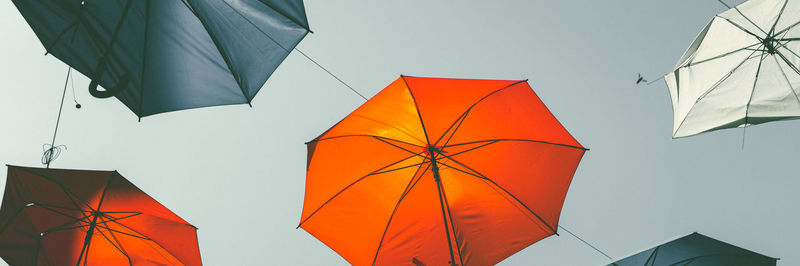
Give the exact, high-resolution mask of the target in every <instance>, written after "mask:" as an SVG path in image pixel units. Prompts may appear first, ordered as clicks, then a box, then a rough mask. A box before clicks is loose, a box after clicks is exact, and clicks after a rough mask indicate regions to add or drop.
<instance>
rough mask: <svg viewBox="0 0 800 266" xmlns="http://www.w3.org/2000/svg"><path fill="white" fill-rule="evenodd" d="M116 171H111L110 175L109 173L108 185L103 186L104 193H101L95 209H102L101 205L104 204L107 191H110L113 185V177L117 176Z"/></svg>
mask: <svg viewBox="0 0 800 266" xmlns="http://www.w3.org/2000/svg"><path fill="white" fill-rule="evenodd" d="M116 173H117V172H116V171H114V172H111V174H110V175H108V180H107V181H106V186H105V187H104V188H103V194H101V195H100V202H98V203H97V209H95V210H97V211H100V206H102V205H103V200H104V199H105V198H106V192H108V187H109V186H111V181H113V178H114V177H115V176H116Z"/></svg>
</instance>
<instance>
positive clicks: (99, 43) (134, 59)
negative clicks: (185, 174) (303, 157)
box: [13, 0, 309, 117]
mask: <svg viewBox="0 0 800 266" xmlns="http://www.w3.org/2000/svg"><path fill="white" fill-rule="evenodd" d="M13 2H14V4H15V5H16V6H17V8H18V9H19V11H20V13H22V16H23V17H24V18H25V20H26V21H27V22H28V24H30V26H31V28H33V31H34V32H35V33H36V36H38V37H39V40H40V41H41V42H42V44H43V45H44V47H45V49H46V51H47V52H48V53H51V54H53V55H54V56H56V57H57V58H59V59H61V60H62V61H64V62H65V63H67V64H68V65H70V66H72V67H73V68H75V69H76V70H78V71H80V72H81V73H83V74H85V75H86V76H88V77H89V78H91V79H92V80H93V81H95V82H97V83H99V85H101V86H102V87H103V88H105V89H106V90H109V91H111V92H109V91H106V92H103V91H99V90H97V89H92V88H90V92H92V93H93V95H95V96H98V97H108V96H112V95H113V96H116V98H117V99H119V100H120V101H122V103H124V104H125V105H126V106H127V107H128V108H129V109H130V110H131V111H133V112H134V113H135V114H136V115H137V116H138V117H144V116H148V115H153V114H158V113H163V112H169V111H176V110H183V109H189V108H198V107H206V106H216V105H227V104H244V103H250V102H251V101H252V100H253V97H255V95H256V93H257V92H258V91H259V89H261V87H262V86H263V85H264V83H265V82H266V80H267V78H269V76H270V75H271V74H272V73H273V72H274V71H275V69H276V68H277V67H278V65H280V64H281V62H283V60H284V59H285V58H286V56H287V55H288V54H289V52H290V51H291V50H292V49H293V48H294V47H295V46H296V45H297V44H298V43H299V42H300V40H301V39H303V37H305V35H306V34H307V33H308V32H309V26H308V21H307V19H306V14H305V9H304V7H303V2H302V0H13ZM94 84H95V83H93V85H94ZM90 87H92V86H90ZM93 87H94V88H96V86H93Z"/></svg>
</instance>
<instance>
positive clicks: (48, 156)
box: [44, 67, 72, 168]
mask: <svg viewBox="0 0 800 266" xmlns="http://www.w3.org/2000/svg"><path fill="white" fill-rule="evenodd" d="M71 73H72V67H68V69H67V78H66V80H65V81H64V92H63V93H61V105H60V106H59V107H58V118H56V128H55V130H53V141H52V142H51V143H50V148H49V149H47V151H45V155H44V156H45V159H46V162H47V163H46V165H47V168H50V162H52V161H53V152H55V148H56V136H57V135H58V124H59V123H60V122H61V111H63V110H64V98H65V96H66V95H67V84H69V79H70V74H71Z"/></svg>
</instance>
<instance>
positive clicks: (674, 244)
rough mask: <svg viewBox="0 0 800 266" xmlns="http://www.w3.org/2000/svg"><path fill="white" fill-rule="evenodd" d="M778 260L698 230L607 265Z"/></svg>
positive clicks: (760, 265)
mask: <svg viewBox="0 0 800 266" xmlns="http://www.w3.org/2000/svg"><path fill="white" fill-rule="evenodd" d="M777 260H778V259H777V258H771V257H767V256H764V255H761V254H758V253H755V252H752V251H749V250H746V249H743V248H740V247H737V246H734V245H731V244H728V243H725V242H722V241H719V240H716V239H713V238H710V237H707V236H704V235H701V234H699V233H692V234H690V235H687V236H684V237H681V238H678V239H675V240H672V241H669V242H667V243H664V244H661V245H658V246H656V247H653V248H651V249H648V250H645V251H642V252H639V253H637V254H635V255H633V256H630V257H627V258H624V259H622V260H619V261H617V262H614V263H611V264H609V266H612V265H613V266H634V265H635V266H684V265H690V266H775V264H776V263H777Z"/></svg>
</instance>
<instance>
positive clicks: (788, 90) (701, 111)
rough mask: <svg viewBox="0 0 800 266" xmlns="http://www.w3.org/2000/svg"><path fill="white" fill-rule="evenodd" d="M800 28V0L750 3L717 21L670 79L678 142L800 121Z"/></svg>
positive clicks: (694, 46)
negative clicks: (714, 132)
mask: <svg viewBox="0 0 800 266" xmlns="http://www.w3.org/2000/svg"><path fill="white" fill-rule="evenodd" d="M798 24H800V1H798V0H750V1H747V2H745V3H743V4H741V5H739V6H737V7H734V8H732V9H730V10H728V11H725V12H723V13H721V14H719V15H717V16H715V17H714V19H712V20H711V22H710V23H708V25H707V26H706V27H705V28H704V29H703V31H702V32H700V34H699V35H698V36H697V38H696V39H695V40H694V42H692V45H691V46H690V47H689V49H688V50H687V51H686V52H685V53H684V54H683V56H682V57H681V59H680V60H678V64H677V65H676V66H675V69H674V70H673V71H672V72H671V73H669V74H667V75H666V76H665V78H664V79H665V80H666V82H667V86H668V87H669V92H670V95H671V96H672V107H673V111H674V125H673V133H672V137H673V138H679V137H686V136H691V135H695V134H699V133H703V132H708V131H712V130H717V129H724V128H735V127H745V126H748V125H754V124H760V123H765V122H769V121H775V120H787V119H797V118H800V97H798V94H800V55H799V54H800V42H797V41H798V40H800V27H797V25H798Z"/></svg>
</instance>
